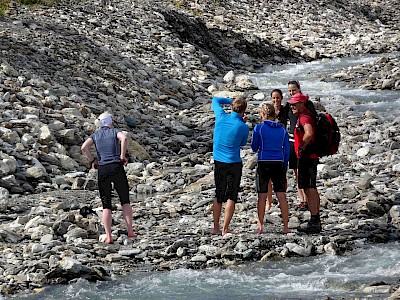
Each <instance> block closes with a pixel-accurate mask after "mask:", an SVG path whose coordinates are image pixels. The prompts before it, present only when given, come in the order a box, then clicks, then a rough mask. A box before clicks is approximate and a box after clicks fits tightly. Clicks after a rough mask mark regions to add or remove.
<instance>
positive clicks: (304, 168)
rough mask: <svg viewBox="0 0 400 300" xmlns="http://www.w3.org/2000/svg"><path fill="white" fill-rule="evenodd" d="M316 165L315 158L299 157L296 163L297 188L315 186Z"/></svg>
mask: <svg viewBox="0 0 400 300" xmlns="http://www.w3.org/2000/svg"><path fill="white" fill-rule="evenodd" d="M317 166H318V159H316V158H299V160H298V165H297V176H298V186H299V189H307V188H316V187H317Z"/></svg>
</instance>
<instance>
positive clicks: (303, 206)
mask: <svg viewBox="0 0 400 300" xmlns="http://www.w3.org/2000/svg"><path fill="white" fill-rule="evenodd" d="M296 210H298V211H307V210H308V204H307V202H300V204H299V205H298V206H297V208H296Z"/></svg>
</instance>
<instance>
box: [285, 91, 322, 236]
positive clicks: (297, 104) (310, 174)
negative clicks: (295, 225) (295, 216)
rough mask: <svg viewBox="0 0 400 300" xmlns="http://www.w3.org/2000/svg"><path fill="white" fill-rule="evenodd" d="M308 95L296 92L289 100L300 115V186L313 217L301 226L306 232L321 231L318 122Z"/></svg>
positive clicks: (297, 144) (296, 135) (297, 130)
mask: <svg viewBox="0 0 400 300" xmlns="http://www.w3.org/2000/svg"><path fill="white" fill-rule="evenodd" d="M306 102H307V96H305V95H303V94H295V95H294V96H293V97H292V98H291V99H290V100H289V101H288V103H289V105H290V108H291V110H292V111H293V114H295V115H296V116H297V117H298V120H297V123H296V127H295V130H294V148H295V151H296V155H297V157H298V186H299V188H301V189H304V192H305V194H306V195H307V200H308V209H309V211H310V213H311V218H310V220H309V222H308V224H307V227H305V228H302V227H300V228H299V231H304V232H306V233H319V232H321V220H320V216H319V211H320V202H321V201H320V197H319V194H318V190H317V165H318V155H317V154H316V153H315V149H314V147H313V143H314V141H315V128H316V122H315V119H314V118H313V116H312V113H311V112H310V111H309V110H308V109H307V108H306Z"/></svg>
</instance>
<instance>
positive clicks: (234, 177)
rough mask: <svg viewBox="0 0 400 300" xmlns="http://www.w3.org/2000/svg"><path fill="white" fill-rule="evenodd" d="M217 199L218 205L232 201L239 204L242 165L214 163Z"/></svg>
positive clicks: (239, 163)
mask: <svg viewBox="0 0 400 300" xmlns="http://www.w3.org/2000/svg"><path fill="white" fill-rule="evenodd" d="M214 163H215V168H214V180H215V197H216V198H217V201H218V203H222V202H226V201H227V200H232V201H234V202H237V200H238V194H239V188H240V179H241V178H242V166H243V165H242V163H241V162H238V163H223V162H219V161H214Z"/></svg>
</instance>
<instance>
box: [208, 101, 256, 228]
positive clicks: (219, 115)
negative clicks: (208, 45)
mask: <svg viewBox="0 0 400 300" xmlns="http://www.w3.org/2000/svg"><path fill="white" fill-rule="evenodd" d="M223 104H231V107H232V112H231V113H230V114H227V113H226V112H225V110H224V109H223V108H222V106H221V105H223ZM246 108H247V102H246V100H245V99H243V98H235V99H234V100H232V99H230V98H219V97H214V98H213V99H212V109H213V111H214V114H215V127H214V144H213V156H214V163H215V167H214V180H215V196H216V198H215V199H214V204H213V219H214V228H213V230H212V234H217V233H218V232H219V231H220V226H219V219H220V216H221V211H222V203H223V202H226V207H225V217H224V224H223V227H222V235H225V234H227V233H229V232H230V231H229V224H230V222H231V220H232V217H233V213H234V212H235V204H236V201H237V199H238V193H239V187H240V180H241V177H242V159H241V157H240V147H241V146H244V145H246V143H247V138H248V136H249V127H248V126H247V125H246V123H245V120H244V115H245V111H246Z"/></svg>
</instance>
